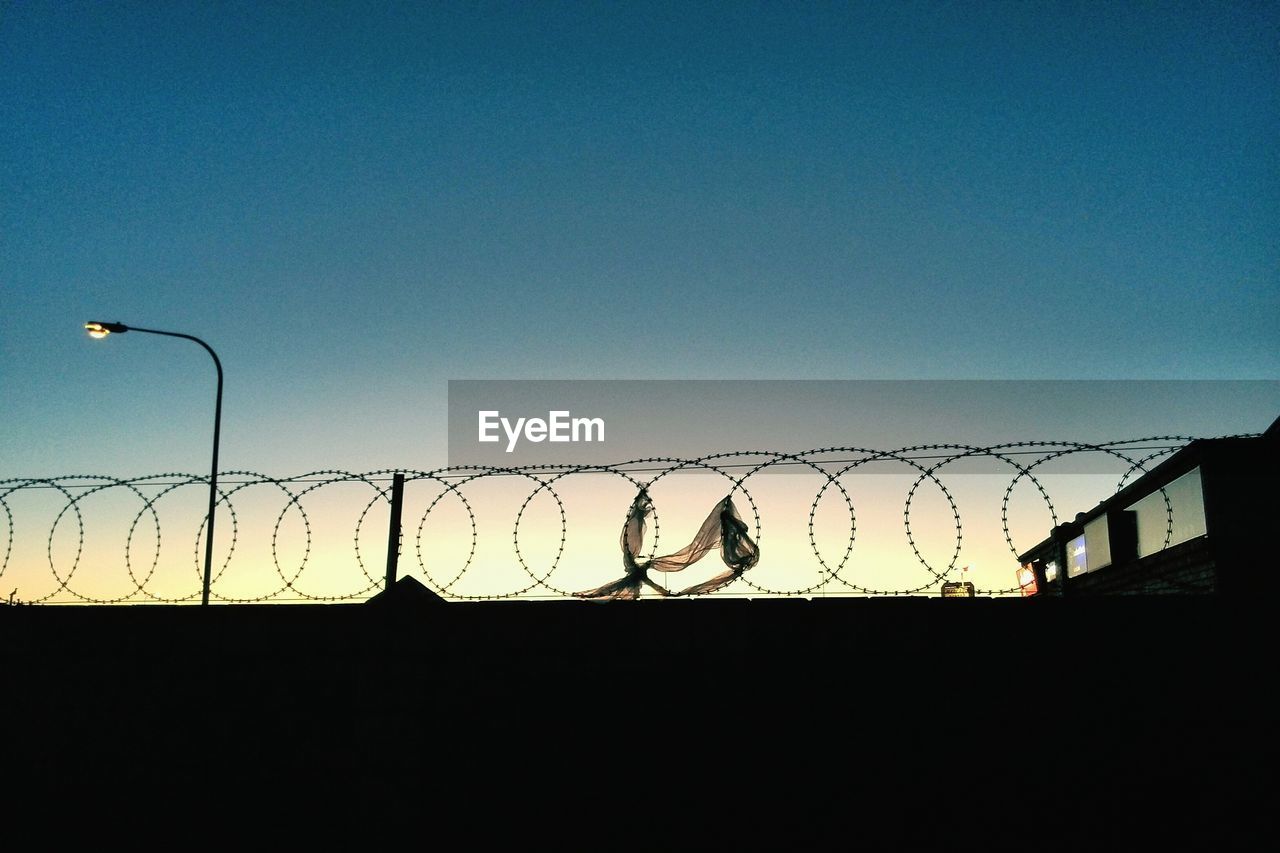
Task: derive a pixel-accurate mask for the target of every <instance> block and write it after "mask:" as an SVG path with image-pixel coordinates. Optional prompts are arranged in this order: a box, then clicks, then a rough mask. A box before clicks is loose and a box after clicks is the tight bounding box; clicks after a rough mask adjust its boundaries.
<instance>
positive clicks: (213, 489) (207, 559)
mask: <svg viewBox="0 0 1280 853" xmlns="http://www.w3.org/2000/svg"><path fill="white" fill-rule="evenodd" d="M84 328H85V330H86V331H87V332H88V333H89V337H91V338H98V339H101V338H105V337H106V336H107V335H109V334H111V333H112V332H115V333H117V334H124V333H125V332H147V333H149V334H152V335H164V336H166V337H170V338H185V339H186V340H188V341H195V342H196V343H198V344H199V345H200V346H202V347H204V349H205V352H207V353H209V355H211V356H213V366H214V367H216V368H217V369H218V396H217V398H216V402H214V404H213V464H212V465H211V466H210V468H209V533H208V538H206V539H205V543H204V585H203V586H202V587H201V590H200V603H201V604H208V603H209V586H210V584H211V583H212V579H213V514H214V511H215V510H216V509H217V507H218V437H219V435H220V433H221V432H222V362H220V361H218V354H217V353H216V352H214V351H213V347H211V346H209V345H208V344H206V343H205V342H204V341H202V340H200V339H199V338H197V337H195V336H193V335H184V334H181V333H180V332H162V331H160V330H159V329H140V328H138V327H137V326H126V325H125V324H124V323H99V322H95V321H90V322H88V323H85V324H84Z"/></svg>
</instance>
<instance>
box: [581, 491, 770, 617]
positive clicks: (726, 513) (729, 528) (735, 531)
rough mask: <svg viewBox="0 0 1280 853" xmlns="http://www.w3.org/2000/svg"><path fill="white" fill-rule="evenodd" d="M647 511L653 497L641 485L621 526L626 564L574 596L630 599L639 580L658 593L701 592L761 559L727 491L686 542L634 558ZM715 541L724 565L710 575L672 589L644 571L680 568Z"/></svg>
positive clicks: (729, 579)
mask: <svg viewBox="0 0 1280 853" xmlns="http://www.w3.org/2000/svg"><path fill="white" fill-rule="evenodd" d="M652 512H653V501H652V500H651V499H650V498H649V493H648V492H647V491H645V490H643V489H641V490H640V494H639V495H637V496H636V499H635V500H634V501H633V502H632V503H631V510H630V512H628V513H627V521H626V524H624V525H623V527H622V536H621V545H622V564H623V566H624V567H625V568H626V570H627V574H626V576H624V577H621V578H619V579H618V580H616V581H613V582H612V583H607V584H605V585H604V586H601V587H597V588H595V589H593V590H589V591H587V592H577V593H574V595H576V596H578V597H579V598H590V599H596V600H603V601H608V600H630V599H635V598H639V597H640V588H641V587H642V586H647V587H649V588H650V589H652V590H653V591H654V592H657V593H658V594H659V595H668V596H681V595H703V594H705V593H708V592H714V591H715V590H717V589H720V588H721V587H724V586H728V585H729V584H730V583H732V582H733V581H735V580H737V579H738V577H739V576H740V575H741V574H742V573H743V572H745V571H746V570H747V569H749V568H751V567H752V566H754V565H755V564H756V563H757V562H759V560H760V549H759V548H758V547H757V546H756V543H755V542H753V541H751V537H750V536H749V535H748V534H747V525H746V523H745V522H743V520H742V516H740V515H739V514H738V510H737V508H736V507H735V506H734V505H733V499H732V498H731V497H726V498H725V499H724V500H722V501H720V502H719V503H717V504H716V505H715V507H714V508H713V509H712V510H711V512H710V514H709V515H707V519H706V521H704V522H702V526H701V527H700V528H698V533H697V535H695V536H694V537H693V541H692V542H690V543H689V544H688V545H686V546H685V547H683V548H681V549H680V550H679V551H676V552H675V553H674V554H668V555H667V556H665V557H654V558H653V559H651V560H645V561H644V562H638V561H637V559H636V555H637V554H639V553H640V549H641V548H642V547H643V545H644V534H645V530H646V527H647V525H646V523H645V520H646V519H647V518H648V517H649V515H650V514H651V513H652ZM717 547H719V549H720V558H721V559H722V560H723V561H724V564H725V566H726V569H725V571H723V572H721V573H720V574H718V575H716V576H715V577H713V578H711V579H710V580H707V581H703V582H702V583H699V584H695V585H693V586H691V587H688V588H686V589H682V590H680V591H678V592H672V591H671V590H669V589H667V588H666V587H664V586H662V585H661V584H659V583H657V582H655V581H653V580H652V579H650V577H649V573H650V572H678V571H681V570H683V569H685V568H687V567H689V566H691V565H693V564H694V563H696V562H698V561H699V560H701V559H702V558H703V557H705V556H706V555H707V554H709V553H711V551H712V550H714V549H715V548H717Z"/></svg>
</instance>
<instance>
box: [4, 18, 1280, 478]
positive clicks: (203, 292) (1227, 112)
mask: <svg viewBox="0 0 1280 853" xmlns="http://www.w3.org/2000/svg"><path fill="white" fill-rule="evenodd" d="M1278 34H1280V11H1278V7H1277V6H1276V5H1275V4H1267V3H1257V4H1250V3H1232V4H1218V3H1194V4H1172V3H1161V4H1145V3H1143V4H1137V3H1134V4H1102V3H1091V4H1073V3H1063V4H1057V3H1055V4H1048V3H1035V4H1032V3H987V4H977V3H963V4H938V3H903V4H878V3H868V4H860V3H846V4H803V5H802V4H794V3H787V4H783V3H778V4H758V3H744V2H734V3H725V4H710V3H697V4H687V3H671V4H660V3H641V4H629V5H626V6H623V5H620V4H587V3H567V4H555V3H517V4H494V3H484V4H471V3H467V4H462V3H450V4H425V3H406V4H371V3H319V2H306V3H244V4H242V3H70V2H67V3H17V4H5V5H3V6H0V87H2V88H0V92H2V94H0V287H2V288H3V290H2V297H0V309H2V310H0V392H2V396H3V428H0V476H42V475H55V474H70V473H111V474H118V475H132V474H144V473H152V472H157V471H167V470H179V471H197V472H198V471H202V470H204V468H205V466H206V465H207V462H206V458H207V447H208V437H209V422H210V409H211V392H212V379H213V377H212V367H211V365H210V363H209V360H208V357H207V356H206V355H205V353H203V352H202V351H201V350H200V349H199V348H198V347H195V346H194V345H191V344H189V343H186V342H182V341H174V340H169V339H163V338H157V337H154V336H150V337H149V336H143V335H128V336H124V337H118V338H117V337H113V338H112V339H110V340H108V341H104V342H97V341H90V340H89V339H88V338H87V337H86V336H85V335H84V333H83V331H82V329H81V324H82V323H83V322H84V321H85V320H88V319H100V320H120V321H123V322H125V323H129V324H134V325H138V326H150V327H154V328H161V329H172V330H177V331H186V332H190V333H194V334H197V335H200V336H201V337H204V338H205V339H206V340H208V341H209V342H210V343H211V344H212V345H213V346H214V347H215V348H216V349H217V350H218V352H219V354H220V355H221V357H222V360H223V363H224V365H225V368H226V372H227V388H226V402H225V415H224V427H223V429H224V433H223V436H224V438H223V467H224V468H226V469H242V468H247V469H255V470H260V471H265V472H267V473H270V474H279V475H289V474H298V473H301V472H304V471H307V470H312V469H316V468H346V469H351V470H370V469H374V468H382V467H401V468H421V469H427V468H431V467H435V466H437V465H441V464H443V463H444V459H445V446H444V429H445V412H444V403H445V382H446V380H447V379H451V378H454V379H457V378H513V379H514V378H564V379H573V378H635V379H656V378H700V379H715V378H739V379H752V378H840V379H845V378H895V379H896V378H924V377H928V378H977V379H1005V378H1063V379H1067V378H1072V379H1074V378H1083V379H1094V378H1202V379H1214V378H1223V379H1227V378H1267V379H1271V378H1276V377H1277V376H1280V333H1278V332H1277V329H1280V288H1278V287H1277V278H1278V269H1280V266H1278V264H1277V261H1278V260H1280V249H1278V246H1280V241H1277V223H1278V222H1280V216H1278V214H1280V181H1278V179H1277V175H1278V172H1277V153H1278V146H1277V140H1280V86H1278V85H1277V83H1278V82H1280V73H1277V72H1278V71H1280V53H1278V49H1277V44H1278ZM1266 425H1267V424H1266V423H1259V424H1257V425H1256V428H1257V429H1263V428H1265V427H1266ZM1054 437H1055V438H1057V437H1063V436H1054ZM1118 437H1119V436H1118ZM1126 437H1127V436H1126ZM800 443H801V444H803V441H801V442H800ZM851 443H856V442H854V441H852V439H851Z"/></svg>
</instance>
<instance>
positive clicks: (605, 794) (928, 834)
mask: <svg viewBox="0 0 1280 853" xmlns="http://www.w3.org/2000/svg"><path fill="white" fill-rule="evenodd" d="M1260 611H1261V608H1259V607H1256V606H1255V607H1246V606H1244V605H1241V604H1239V603H1233V602H1229V601H1225V600H1219V599H1212V598H1173V597H1170V598H1161V599H1141V598H1120V597H1117V598H1096V599H1081V600H1073V601H1064V600H1060V599H1059V600H1032V601H1010V600H1004V601H984V600H976V601H943V600H939V599H902V600H838V601H813V602H804V601H798V600H797V601H789V600H781V601H778V600H774V601H755V602H748V601H720V602H714V601H664V602H639V603H617V604H608V605H592V604H587V603H580V602H566V603H507V604H503V603H492V604H449V605H441V604H436V605H431V604H429V603H426V602H410V603H405V602H401V603H400V604H398V605H397V604H396V603H394V602H392V603H389V604H387V603H384V604H382V605H377V604H373V605H344V606H314V607H288V606H262V607H214V608H209V609H207V610H201V609H199V608H191V607H188V608H167V607H116V608H76V607H63V608H57V607H11V608H8V607H7V608H0V649H2V652H0V654H2V657H0V661H2V663H3V672H4V700H3V712H0V725H2V729H0V735H2V736H3V757H4V767H5V772H6V774H7V776H8V781H9V783H10V785H9V787H10V790H11V791H13V792H15V793H13V794H11V795H9V799H8V800H7V801H6V802H7V805H8V808H7V809H6V813H7V815H8V816H9V817H10V818H13V817H14V816H15V815H22V814H25V813H27V812H26V811H25V810H28V809H40V808H43V807H52V808H53V810H54V811H56V812H62V813H66V814H74V813H76V811H77V809H78V808H80V806H81V805H94V806H95V807H96V806H106V807H107V808H108V809H117V810H118V813H119V814H127V815H154V814H159V813H163V812H166V811H170V810H172V809H174V808H177V809H183V810H185V813H187V814H190V815H193V816H194V815H202V816H203V817H202V820H204V821H207V822H212V823H218V822H225V821H227V820H234V819H236V818H237V817H239V816H241V815H247V814H253V813H258V814H259V815H260V816H268V817H274V818H275V819H277V820H289V821H293V820H297V821H301V822H302V823H309V824H312V825H314V824H316V823H317V822H319V823H321V824H323V823H324V822H325V821H326V820H329V819H331V818H335V817H337V816H342V817H345V818H351V817H355V818H356V819H368V820H377V819H378V817H379V816H387V815H390V814H393V813H398V814H400V815H401V816H403V815H404V814H406V813H408V814H412V815H413V816H414V819H415V820H419V821H420V822H421V823H422V824H423V825H424V826H429V825H431V824H433V823H436V822H439V823H440V824H441V825H443V824H451V825H454V826H455V827H456V826H464V827H465V831H466V832H467V833H470V834H471V835H472V837H473V838H475V839H479V838H483V837H484V836H485V835H486V833H489V832H496V831H499V830H510V829H511V827H512V822H517V824H519V825H527V826H529V827H537V826H542V827H553V828H558V829H559V830H562V831H565V832H570V834H569V835H567V836H566V840H569V839H576V842H577V843H575V844H574V845H573V846H585V847H588V848H594V847H597V846H612V844H611V843H610V842H609V841H608V839H613V840H615V841H623V840H626V837H627V836H630V835H631V834H632V833H634V832H637V831H641V832H649V833H655V832H656V833H659V834H661V833H663V832H668V833H670V832H677V831H678V832H679V833H680V836H679V837H680V838H681V839H682V840H683V842H684V845H701V844H702V843H703V842H704V841H705V842H706V843H711V842H712V841H725V840H727V839H728V838H730V837H736V838H739V839H740V838H743V837H750V836H753V835H754V834H755V833H756V832H757V829H758V830H759V831H760V832H761V833H763V832H766V831H776V830H777V829H778V828H779V827H782V828H784V831H786V832H788V833H790V834H792V838H793V841H794V842H795V843H797V844H803V843H804V841H805V840H806V839H808V837H809V836H810V834H818V833H825V834H827V835H828V838H830V837H831V834H832V833H834V834H835V835H836V836H837V837H840V838H843V839H844V840H845V841H848V842H850V843H852V842H853V841H856V840H857V839H859V838H861V837H863V836H864V834H865V833H868V832H870V831H872V830H873V829H874V831H875V832H876V834H877V835H879V836H882V837H883V836H885V835H886V834H887V835H889V836H890V837H891V838H898V839H901V840H903V841H907V842H913V843H914V842H918V841H930V840H933V841H939V840H952V839H954V840H961V839H966V838H967V839H970V840H975V839H976V840H978V841H979V842H981V841H982V839H984V838H989V837H994V836H1005V837H1007V836H1008V835H1010V834H1013V835H1015V836H1016V835H1017V834H1018V833H1031V835H1028V836H1026V837H1027V838H1028V841H1029V843H1030V841H1031V839H1035V843H1033V844H1030V846H1043V844H1044V843H1045V842H1047V841H1052V840H1054V839H1059V840H1060V839H1062V838H1064V837H1069V838H1075V839H1079V840H1080V841H1081V843H1082V844H1087V845H1088V846H1089V847H1090V848H1091V849H1092V847H1094V846H1098V845H1100V846H1103V847H1109V846H1112V844H1113V843H1119V842H1120V841H1121V840H1122V839H1127V838H1137V837H1149V836H1150V835H1151V834H1153V833H1155V834H1173V835H1175V836H1177V837H1178V838H1179V839H1181V840H1183V841H1186V840H1191V839H1196V840H1203V841H1206V842H1213V843H1219V842H1226V841H1233V840H1234V841H1244V840H1249V839H1252V838H1254V837H1256V836H1258V835H1259V834H1260V833H1261V832H1262V827H1263V826H1266V825H1269V824H1270V822H1271V820H1272V816H1273V815H1274V813H1275V806H1274V805H1273V800H1274V794H1273V793H1272V789H1273V788H1274V781H1275V774H1274V770H1273V766H1274V765H1273V762H1274V758H1275V749H1274V747H1275V736H1274V733H1273V725H1274V721H1275V719H1276V701H1275V699H1274V698H1273V692H1274V690H1275V687H1274V682H1275V669H1274V666H1273V665H1272V661H1271V655H1272V652H1271V647H1272V646H1273V645H1274V642H1273V637H1272V635H1273V633H1274V632H1273V631H1272V628H1271V623H1270V621H1269V620H1266V619H1265V618H1264V617H1263V616H1262V615H1261V613H1260ZM15 796H16V797H18V798H19V799H18V800H15V799H14V797H15ZM19 803H20V805H19ZM521 821H529V822H531V823H527V824H524V823H519V822H521ZM646 828H647V829H646ZM584 833H585V834H584ZM601 833H603V834H601ZM704 836H705V837H704ZM684 845H682V846H684Z"/></svg>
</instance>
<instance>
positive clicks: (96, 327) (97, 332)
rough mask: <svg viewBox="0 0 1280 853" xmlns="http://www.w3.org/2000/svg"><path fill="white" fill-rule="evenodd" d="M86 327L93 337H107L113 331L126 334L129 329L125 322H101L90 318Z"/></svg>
mask: <svg viewBox="0 0 1280 853" xmlns="http://www.w3.org/2000/svg"><path fill="white" fill-rule="evenodd" d="M84 328H85V331H87V332H88V333H89V337H91V338H105V337H106V336H107V335H109V334H111V333H112V332H119V333H121V334H124V333H125V332H127V331H129V327H128V326H126V325H125V324H124V323H99V322H98V321H96V320H90V321H89V322H88V323H85V324H84Z"/></svg>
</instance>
